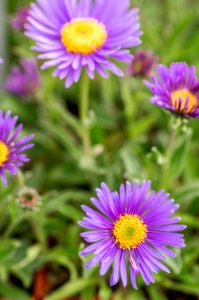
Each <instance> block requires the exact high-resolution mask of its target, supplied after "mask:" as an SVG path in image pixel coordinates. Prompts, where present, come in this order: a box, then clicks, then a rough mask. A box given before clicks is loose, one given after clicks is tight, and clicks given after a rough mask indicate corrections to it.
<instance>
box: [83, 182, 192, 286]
mask: <svg viewBox="0 0 199 300" xmlns="http://www.w3.org/2000/svg"><path fill="white" fill-rule="evenodd" d="M150 186H151V182H150V181H143V182H142V184H141V185H140V186H139V185H138V183H137V182H135V183H134V184H133V185H132V184H131V183H130V182H128V181H127V182H126V184H125V185H123V184H122V185H121V186H120V193H118V192H116V191H115V192H111V191H110V190H109V188H108V186H107V185H106V184H105V183H102V184H101V188H98V189H96V193H97V197H96V198H91V201H92V204H93V205H94V206H95V207H96V208H97V210H95V209H93V208H90V207H89V206H87V205H82V209H83V210H84V211H85V214H86V216H85V217H84V219H83V220H82V221H80V222H79V225H80V226H82V227H85V228H87V229H89V231H86V232H83V233H81V236H82V237H83V238H84V239H85V241H86V242H87V243H91V244H90V245H89V246H87V247H86V248H85V249H84V250H83V251H82V252H81V253H80V255H82V256H84V255H88V254H93V258H92V259H91V260H89V261H88V262H87V264H86V267H87V268H91V267H93V266H94V265H96V264H97V263H99V264H100V275H104V274H106V273H107V271H108V270H109V268H110V266H111V265H112V264H113V271H112V275H111V278H110V285H111V286H112V285H115V284H117V283H118V281H119V278H121V280H122V283H123V286H126V285H127V282H128V275H127V274H128V273H130V279H131V284H132V286H133V287H134V288H137V285H136V278H137V275H138V274H139V273H140V274H141V276H142V277H143V279H144V281H145V283H146V284H147V285H148V284H150V283H151V282H155V279H154V276H153V273H157V272H158V271H159V270H163V271H165V272H169V269H168V268H167V266H165V265H164V264H163V263H162V262H161V261H162V260H165V256H164V254H166V255H168V256H173V257H174V256H175V252H173V251H172V250H170V249H169V248H167V247H177V248H181V247H185V243H184V237H183V234H179V233H177V232H178V231H181V230H184V229H185V228H186V226H185V225H181V224H176V223H178V222H179V220H180V218H178V217H173V213H174V212H175V211H176V210H177V209H178V208H179V205H178V204H175V203H174V200H173V199H169V194H166V193H165V192H164V190H161V191H159V192H157V193H156V192H151V193H150V194H148V192H149V189H150ZM127 266H129V267H130V272H127Z"/></svg>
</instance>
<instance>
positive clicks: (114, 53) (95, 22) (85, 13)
mask: <svg viewBox="0 0 199 300" xmlns="http://www.w3.org/2000/svg"><path fill="white" fill-rule="evenodd" d="M29 15H30V16H29V17H28V24H27V25H26V33H25V34H26V35H27V36H29V37H30V38H32V39H33V40H34V41H35V42H36V45H35V46H34V47H33V49H34V50H36V51H38V52H40V53H41V54H40V55H39V58H40V59H45V60H47V61H46V62H45V63H44V64H43V66H42V69H46V68H49V67H52V66H56V69H55V71H54V73H53V75H54V76H59V78H60V79H65V86H66V87H67V88H68V87H70V86H71V85H72V84H73V83H74V82H78V80H79V78H80V75H81V73H82V69H83V68H86V71H87V74H88V76H89V77H90V78H91V79H93V78H94V76H95V71H96V72H98V73H99V74H100V75H101V76H102V77H104V78H107V77H108V74H107V72H106V70H110V71H111V72H113V73H114V74H116V75H117V76H123V72H122V70H121V69H120V68H119V67H118V66H116V64H115V63H114V62H113V60H118V61H121V62H125V63H129V62H130V61H131V58H132V55H131V54H130V52H129V50H127V49H126V48H130V47H135V46H137V45H139V44H140V43H141V41H140V38H139V37H140V35H141V31H140V23H139V9H138V8H134V9H130V1H129V0H122V1H121V0H108V1H107V0H101V1H98V0H95V1H93V0H80V1H77V0H74V1H66V0H59V1H40V0H36V3H32V6H31V9H30V12H29Z"/></svg>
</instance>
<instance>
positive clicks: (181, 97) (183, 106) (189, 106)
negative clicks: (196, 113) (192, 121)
mask: <svg viewBox="0 0 199 300" xmlns="http://www.w3.org/2000/svg"><path fill="white" fill-rule="evenodd" d="M171 102H172V105H173V106H175V107H176V109H177V110H178V111H184V112H186V113H189V112H191V111H192V110H193V109H194V107H196V106H197V105H198V101H197V98H196V96H194V94H192V93H191V92H190V91H189V90H188V89H179V90H176V91H174V92H173V93H172V94H171Z"/></svg>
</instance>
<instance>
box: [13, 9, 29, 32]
mask: <svg viewBox="0 0 199 300" xmlns="http://www.w3.org/2000/svg"><path fill="white" fill-rule="evenodd" d="M28 11H29V7H26V6H22V7H20V8H19V10H18V11H17V13H16V15H15V16H14V17H12V18H11V21H10V24H11V26H12V28H13V29H14V30H16V31H20V30H24V25H25V23H26V22H27V18H28Z"/></svg>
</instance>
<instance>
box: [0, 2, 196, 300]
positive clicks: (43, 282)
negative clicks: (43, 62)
mask: <svg viewBox="0 0 199 300" xmlns="http://www.w3.org/2000/svg"><path fill="white" fill-rule="evenodd" d="M1 1H2V2H1V3H2V4H1V5H2V8H1V15H2V16H3V15H4V17H5V16H6V17H5V18H4V19H1V20H2V21H1V22H4V23H5V22H6V28H5V30H4V29H3V26H2V27H1V38H2V41H1V46H0V48H1V51H2V53H0V54H1V55H0V56H3V57H4V60H5V64H4V66H2V67H1V68H2V70H1V72H4V74H3V76H4V78H5V77H6V76H7V74H8V73H9V69H10V68H11V67H12V65H13V64H18V62H19V60H20V59H21V58H31V57H33V56H36V53H34V52H33V51H31V50H30V46H31V45H32V42H31V41H30V40H29V39H28V38H26V37H25V36H24V35H23V32H15V31H13V30H12V28H11V26H10V18H11V16H13V15H15V13H16V11H17V9H18V8H19V7H20V6H22V5H29V3H30V2H31V1H22V0H15V1H13V0H5V1H4V3H5V11H3V0H1ZM121 1H122V0H121ZM132 5H133V6H137V7H139V8H140V11H141V13H140V14H141V27H142V30H143V32H144V34H143V36H142V41H143V43H142V45H141V46H139V49H145V50H151V51H153V53H154V54H155V55H156V56H158V57H159V61H160V63H164V64H166V65H168V64H170V62H172V61H187V62H188V63H189V64H194V65H196V67H197V75H198V76H199V2H198V0H153V1H149V0H139V1H138V0H137V1H132ZM3 48H4V49H5V50H3ZM3 51H5V52H3ZM135 51H136V49H135V48H134V49H132V53H135ZM124 68H125V67H124ZM40 78H41V86H40V88H39V89H38V90H37V91H36V92H35V93H34V95H32V96H31V97H30V98H29V99H22V98H20V97H17V96H14V95H12V94H10V93H7V92H5V91H4V90H3V89H2V91H1V94H0V109H1V110H4V111H6V110H11V111H12V114H13V115H18V116H19V120H20V122H23V123H24V131H23V132H24V133H25V134H28V133H32V132H34V133H35V138H34V142H35V144H36V146H35V148H33V149H32V150H31V151H28V153H27V154H28V156H29V157H30V158H31V162H30V163H28V164H26V166H25V167H24V169H23V174H24V180H25V184H26V186H28V187H31V188H34V189H35V190H36V191H37V192H38V193H39V195H40V201H39V206H38V207H37V209H36V210H30V209H26V208H24V207H21V206H20V205H19V192H20V189H21V188H22V185H23V182H22V180H21V178H20V176H18V177H13V176H8V182H9V184H8V187H7V188H6V189H5V188H4V187H3V186H2V185H0V194H1V199H0V235H1V242H0V296H2V297H5V298H7V299H19V300H23V299H24V300H26V299H46V300H61V299H70V298H68V297H74V296H80V297H81V298H80V299H82V300H93V299H97V298H95V297H99V298H98V299H100V300H109V299H112V300H123V299H126V300H128V299H129V300H130V299H136V300H141V299H142V300H144V299H150V300H169V299H174V300H175V299H176V300H178V299H179V300H180V299H182V300H183V299H189V300H192V299H198V297H199V284H198V282H199V238H198V233H199V222H198V217H199V155H198V153H199V143H198V140H199V135H198V132H199V123H198V120H197V119H196V120H191V121H190V122H189V124H188V125H186V126H182V127H181V128H180V129H179V132H178V137H177V139H176V140H175V145H172V150H173V154H172V157H171V163H170V165H169V170H168V174H167V177H166V181H164V180H162V172H163V169H164V162H165V153H166V152H167V150H166V148H167V145H168V143H169V138H170V136H171V132H172V130H173V128H172V126H171V115H170V113H168V112H165V111H163V110H162V109H161V108H158V107H155V106H153V105H151V104H150V102H149V98H150V94H149V92H148V90H147V88H146V87H145V86H144V84H143V79H142V78H134V77H129V76H125V78H122V79H119V78H117V77H116V76H114V75H110V78H109V79H107V80H103V79H102V78H100V77H96V79H95V80H94V81H92V82H91V84H90V87H91V89H90V113H89V126H90V132H91V140H92V145H93V147H92V154H91V157H88V156H87V155H85V154H84V151H83V147H82V143H81V135H82V130H81V129H82V128H81V123H80V121H79V118H78V102H79V91H80V84H76V85H73V87H72V88H70V89H68V90H67V89H65V87H64V82H62V81H60V80H59V79H57V78H56V79H55V78H53V77H52V69H51V70H46V71H40ZM2 80H3V79H2ZM126 179H128V180H130V181H132V182H133V181H134V180H139V181H141V180H143V179H151V180H152V186H153V188H154V189H158V188H165V189H166V190H168V191H169V192H171V195H172V197H173V198H174V199H175V200H176V202H177V203H179V204H180V209H179V211H178V215H180V216H181V217H182V223H184V224H187V225H188V229H187V230H186V231H185V239H186V244H187V247H186V248H185V249H183V250H182V251H181V250H178V251H177V257H176V258H175V259H167V261H166V264H167V265H168V266H169V267H170V269H171V274H169V275H168V274H164V273H163V272H159V273H158V274H157V275H156V276H155V278H156V284H155V285H151V286H149V287H146V286H145V285H144V283H143V281H142V280H141V279H140V278H139V280H138V282H139V290H138V291H134V290H133V288H132V287H131V285H130V284H129V286H128V288H126V289H123V288H122V287H121V286H120V285H117V286H115V287H114V288H113V289H112V288H110V287H109V283H108V282H109V281H108V280H109V276H107V277H102V278H101V277H99V275H98V271H99V270H98V267H95V268H93V269H92V270H85V269H84V267H83V265H84V263H85V261H82V260H81V259H80V258H79V255H78V253H79V251H80V249H81V248H82V247H83V246H84V245H83V241H82V240H81V238H80V236H79V233H80V231H81V228H79V226H78V225H77V221H78V220H80V219H81V218H82V217H83V213H82V211H81V207H80V205H81V204H85V203H86V204H88V203H89V199H90V197H91V196H92V195H94V192H95V188H96V187H98V186H99V184H100V183H101V181H105V182H106V183H107V184H108V185H109V186H110V188H111V189H118V187H119V184H120V183H121V182H123V181H125V180H126ZM44 297H45V298H44ZM71 299H79V298H71Z"/></svg>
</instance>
